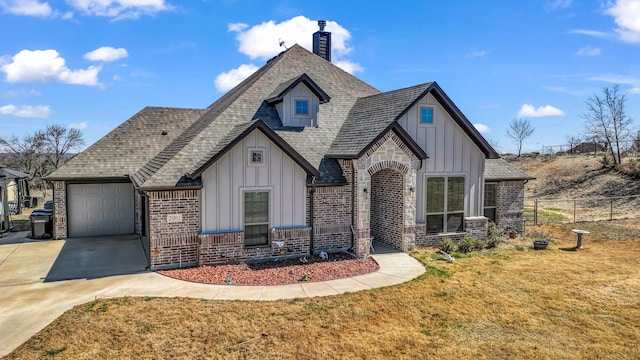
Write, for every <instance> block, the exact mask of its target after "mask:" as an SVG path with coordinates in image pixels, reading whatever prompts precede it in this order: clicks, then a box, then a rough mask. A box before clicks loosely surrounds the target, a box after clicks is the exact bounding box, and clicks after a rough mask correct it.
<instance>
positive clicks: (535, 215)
mask: <svg viewBox="0 0 640 360" xmlns="http://www.w3.org/2000/svg"><path fill="white" fill-rule="evenodd" d="M533 225H534V226H538V199H536V200H535V201H534V203H533Z"/></svg>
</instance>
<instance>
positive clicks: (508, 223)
mask: <svg viewBox="0 0 640 360" xmlns="http://www.w3.org/2000/svg"><path fill="white" fill-rule="evenodd" d="M523 208H524V181H522V180H519V181H501V182H500V183H499V184H498V199H497V204H496V225H497V227H498V229H501V230H503V231H513V232H516V233H518V234H521V233H522V232H523V231H524V221H523V218H522V213H523Z"/></svg>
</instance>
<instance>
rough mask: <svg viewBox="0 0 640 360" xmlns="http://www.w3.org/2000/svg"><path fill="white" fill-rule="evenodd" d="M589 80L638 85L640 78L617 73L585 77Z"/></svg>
mask: <svg viewBox="0 0 640 360" xmlns="http://www.w3.org/2000/svg"><path fill="white" fill-rule="evenodd" d="M587 80H590V81H602V82H606V83H611V84H624V85H632V86H633V85H640V79H637V78H635V77H631V76H627V75H619V74H600V75H594V76H590V77H588V78H587Z"/></svg>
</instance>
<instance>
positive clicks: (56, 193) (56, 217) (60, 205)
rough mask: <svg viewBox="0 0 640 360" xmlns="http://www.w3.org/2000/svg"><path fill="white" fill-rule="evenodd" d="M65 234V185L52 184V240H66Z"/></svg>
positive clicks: (66, 234)
mask: <svg viewBox="0 0 640 360" xmlns="http://www.w3.org/2000/svg"><path fill="white" fill-rule="evenodd" d="M67 236H68V233H67V184H66V183H65V182H64V181H54V182H53V238H54V239H66V238H67Z"/></svg>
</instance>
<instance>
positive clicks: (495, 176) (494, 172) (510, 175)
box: [484, 159, 535, 181]
mask: <svg viewBox="0 0 640 360" xmlns="http://www.w3.org/2000/svg"><path fill="white" fill-rule="evenodd" d="M484 179H485V181H505V180H533V179H535V177H533V176H531V175H529V174H527V173H526V172H524V171H522V170H520V169H518V168H517V167H515V166H514V165H511V164H510V163H508V162H507V161H506V160H504V159H486V160H485V162H484Z"/></svg>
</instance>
